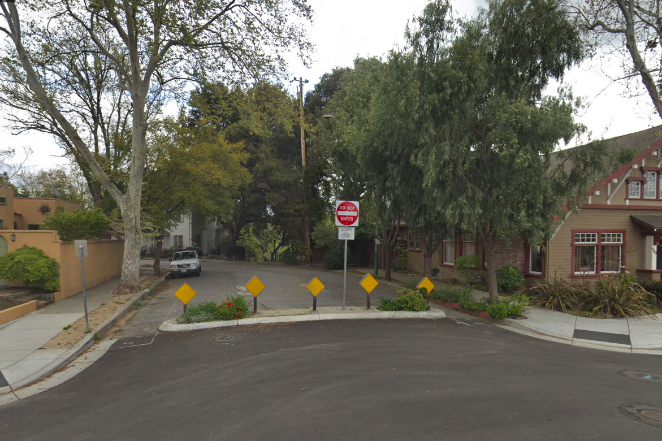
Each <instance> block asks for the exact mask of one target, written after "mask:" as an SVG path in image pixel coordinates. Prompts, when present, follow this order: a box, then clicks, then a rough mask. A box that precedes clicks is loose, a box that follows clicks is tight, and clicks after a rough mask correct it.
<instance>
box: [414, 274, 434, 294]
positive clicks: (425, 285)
mask: <svg viewBox="0 0 662 441" xmlns="http://www.w3.org/2000/svg"><path fill="white" fill-rule="evenodd" d="M421 288H425V289H427V290H428V294H429V293H431V292H432V290H433V289H434V283H432V282H430V279H428V278H427V277H423V280H421V281H420V282H419V284H418V285H417V286H416V289H421Z"/></svg>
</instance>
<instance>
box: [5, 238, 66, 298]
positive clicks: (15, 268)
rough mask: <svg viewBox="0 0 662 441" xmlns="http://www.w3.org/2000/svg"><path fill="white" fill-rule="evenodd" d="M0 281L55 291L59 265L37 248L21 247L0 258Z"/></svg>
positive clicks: (57, 285)
mask: <svg viewBox="0 0 662 441" xmlns="http://www.w3.org/2000/svg"><path fill="white" fill-rule="evenodd" d="M0 279H4V280H10V281H21V282H24V283H25V285H26V286H28V287H30V288H39V289H44V290H47V291H57V289H58V288H59V286H60V265H59V264H58V263H57V261H56V260H55V259H51V258H50V257H48V256H47V255H46V254H45V253H44V252H43V251H42V250H40V249H39V248H35V247H29V246H27V245H23V246H22V247H21V248H19V249H18V250H16V251H12V252H11V253H7V254H5V255H4V256H2V257H0Z"/></svg>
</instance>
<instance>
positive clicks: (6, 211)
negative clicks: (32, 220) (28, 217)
mask: <svg viewBox="0 0 662 441" xmlns="http://www.w3.org/2000/svg"><path fill="white" fill-rule="evenodd" d="M0 197H3V198H5V199H6V200H7V205H0V219H2V223H3V226H4V228H7V229H12V228H14V189H13V188H11V187H5V186H4V185H0Z"/></svg>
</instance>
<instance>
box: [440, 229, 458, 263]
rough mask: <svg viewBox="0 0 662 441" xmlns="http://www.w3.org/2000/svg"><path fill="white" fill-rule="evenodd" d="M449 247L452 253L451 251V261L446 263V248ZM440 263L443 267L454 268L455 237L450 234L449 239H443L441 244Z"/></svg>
mask: <svg viewBox="0 0 662 441" xmlns="http://www.w3.org/2000/svg"><path fill="white" fill-rule="evenodd" d="M447 246H450V247H451V249H452V251H453V253H452V254H453V261H452V262H448V261H446V247H447ZM441 261H442V263H443V264H444V265H453V266H455V235H454V234H452V235H450V237H445V238H444V241H443V244H442V254H441Z"/></svg>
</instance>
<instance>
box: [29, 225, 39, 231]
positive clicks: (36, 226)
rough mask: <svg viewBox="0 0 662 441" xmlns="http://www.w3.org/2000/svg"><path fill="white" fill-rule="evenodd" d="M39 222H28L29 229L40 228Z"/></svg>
mask: <svg viewBox="0 0 662 441" xmlns="http://www.w3.org/2000/svg"><path fill="white" fill-rule="evenodd" d="M38 229H39V224H28V230H38Z"/></svg>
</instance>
